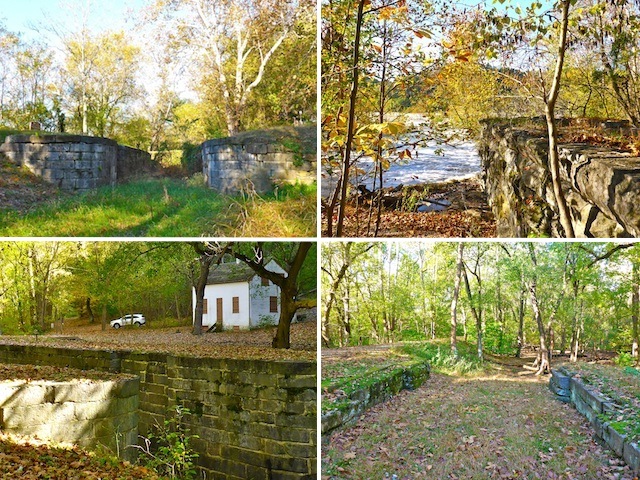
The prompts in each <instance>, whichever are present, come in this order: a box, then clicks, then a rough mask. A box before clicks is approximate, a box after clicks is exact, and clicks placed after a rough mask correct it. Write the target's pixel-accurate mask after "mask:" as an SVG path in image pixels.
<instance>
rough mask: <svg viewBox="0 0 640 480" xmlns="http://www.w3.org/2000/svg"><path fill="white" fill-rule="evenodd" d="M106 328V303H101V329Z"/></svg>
mask: <svg viewBox="0 0 640 480" xmlns="http://www.w3.org/2000/svg"><path fill="white" fill-rule="evenodd" d="M106 329H107V304H106V303H104V304H103V305H102V331H103V332H104V331H105V330H106Z"/></svg>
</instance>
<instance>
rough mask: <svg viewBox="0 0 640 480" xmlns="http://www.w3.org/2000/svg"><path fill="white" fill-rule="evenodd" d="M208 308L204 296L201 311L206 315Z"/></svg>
mask: <svg viewBox="0 0 640 480" xmlns="http://www.w3.org/2000/svg"><path fill="white" fill-rule="evenodd" d="M208 309H209V302H207V299H206V298H204V299H202V313H203V315H206V314H207V313H208Z"/></svg>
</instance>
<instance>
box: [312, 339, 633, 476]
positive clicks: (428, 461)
mask: <svg viewBox="0 0 640 480" xmlns="http://www.w3.org/2000/svg"><path fill="white" fill-rule="evenodd" d="M404 348H405V351H404V352H403V351H402V350H400V351H398V350H394V349H391V350H388V353H389V354H388V355H387V358H386V360H385V359H384V358H380V359H379V360H378V361H379V362H384V361H389V359H393V357H394V356H395V357H397V356H398V355H402V356H403V355H405V354H407V350H406V349H407V348H408V349H409V352H408V353H409V354H411V355H416V354H417V355H421V356H425V357H426V356H429V357H431V359H432V360H435V361H434V362H433V363H432V367H433V368H432V374H431V377H430V378H429V379H428V380H427V381H426V382H425V384H423V386H422V387H420V388H418V389H416V390H415V391H406V390H405V391H401V392H400V393H399V394H398V395H397V396H395V397H394V398H392V399H391V400H390V401H388V402H385V403H383V404H380V405H377V406H375V407H373V408H372V409H370V410H369V411H367V412H366V413H365V414H364V415H363V416H362V417H360V419H359V420H358V421H357V423H356V424H355V425H354V426H353V427H350V428H346V429H343V430H340V431H337V432H334V433H333V434H331V436H330V438H329V439H328V441H327V442H323V446H322V475H323V476H322V478H323V479H325V480H329V479H336V480H337V479H356V478H396V479H407V478H434V479H435V478H438V479H439V478H449V479H461V478H465V479H489V478H503V479H516V478H518V479H519V478H552V479H561V478H562V479H578V478H580V479H597V478H618V479H632V478H634V476H633V475H632V474H631V472H630V471H629V469H628V467H625V466H624V464H623V463H622V462H621V461H620V460H618V459H616V458H615V456H614V455H613V454H612V453H611V452H609V451H608V450H606V449H604V448H602V447H601V446H599V445H598V444H597V443H596V442H595V440H594V436H593V432H592V430H591V427H590V426H589V424H588V422H587V420H585V419H584V418H583V417H582V416H581V415H580V414H579V413H577V412H576V411H575V409H573V408H572V407H570V406H568V405H565V404H562V403H561V402H558V401H557V400H555V399H554V398H553V395H552V394H551V392H549V390H548V378H547V377H536V376H535V375H533V374H532V373H531V372H530V371H527V370H525V369H523V368H522V366H523V364H524V361H517V359H509V360H510V361H509V362H503V360H506V359H500V360H501V363H500V364H497V363H490V362H486V361H485V362H484V363H483V364H480V363H479V362H476V361H475V360H474V359H473V348H469V347H463V348H462V349H461V350H462V355H461V359H460V362H456V361H455V360H454V359H451V358H450V357H448V355H446V353H445V351H444V350H443V349H440V352H439V353H438V349H437V347H436V348H434V347H433V346H430V345H429V344H425V346H420V344H415V345H411V346H410V347H404ZM367 357H368V355H366V353H363V354H362V356H350V357H349V358H348V359H337V361H331V359H329V361H328V362H325V359H324V357H323V383H324V382H326V381H327V380H328V378H329V375H331V374H332V372H336V374H337V372H340V371H341V370H342V371H344V369H345V368H347V366H348V365H352V366H353V365H354V364H358V363H359V362H360V361H362V362H364V363H366V362H367V360H365V359H366V358H367ZM400 358H402V357H400ZM370 363H371V362H370ZM457 364H461V365H462V368H458V367H456V365H457ZM370 366H371V365H370ZM359 374H360V375H363V374H364V373H363V371H360V372H359Z"/></svg>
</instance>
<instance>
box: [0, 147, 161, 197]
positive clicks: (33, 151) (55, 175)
mask: <svg viewBox="0 0 640 480" xmlns="http://www.w3.org/2000/svg"><path fill="white" fill-rule="evenodd" d="M0 154H4V156H5V157H6V158H7V159H9V160H10V161H12V162H13V163H16V164H17V165H24V166H26V167H27V168H29V170H31V171H32V172H33V173H34V174H36V175H38V176H40V177H42V178H43V179H44V180H45V181H47V182H49V183H52V184H54V185H56V186H58V187H59V188H61V189H62V190H70V191H83V190H91V189H94V188H97V187H101V186H104V185H115V184H116V183H118V182H121V181H124V180H126V179H128V178H131V177H134V176H136V175H140V174H143V173H149V172H151V171H154V169H155V164H154V163H153V162H152V161H151V156H150V155H149V154H148V153H147V152H144V151H142V150H138V149H135V148H130V147H125V146H122V145H118V143H117V142H115V141H114V140H110V139H108V138H101V137H87V136H81V135H42V136H34V135H9V136H8V137H7V138H6V139H5V141H4V143H3V144H2V145H0Z"/></svg>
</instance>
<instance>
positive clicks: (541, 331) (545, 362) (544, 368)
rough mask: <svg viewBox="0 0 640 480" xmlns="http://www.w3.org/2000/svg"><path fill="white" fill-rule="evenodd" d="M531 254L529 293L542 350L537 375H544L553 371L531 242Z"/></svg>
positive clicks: (539, 355)
mask: <svg viewBox="0 0 640 480" xmlns="http://www.w3.org/2000/svg"><path fill="white" fill-rule="evenodd" d="M528 246H529V254H530V256H531V261H532V263H533V268H534V272H533V274H532V278H531V283H530V284H529V293H530V295H531V308H532V310H533V316H534V318H535V320H536V324H537V326H538V336H539V339H540V351H539V352H538V358H537V359H536V363H534V365H536V364H537V366H538V371H537V372H536V375H542V374H547V373H551V361H550V359H549V350H548V349H547V338H546V332H545V328H544V323H543V321H542V313H541V312H540V305H539V304H538V292H537V282H538V279H537V273H536V272H535V269H536V268H537V266H538V264H537V261H536V256H535V251H534V249H533V248H534V247H533V244H531V243H529V244H528Z"/></svg>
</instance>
